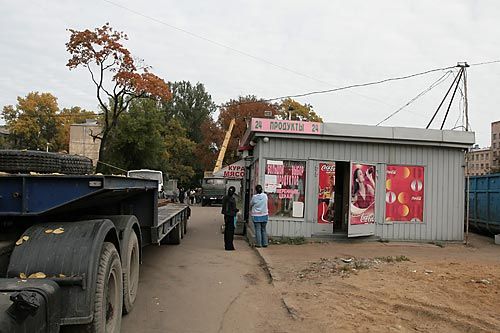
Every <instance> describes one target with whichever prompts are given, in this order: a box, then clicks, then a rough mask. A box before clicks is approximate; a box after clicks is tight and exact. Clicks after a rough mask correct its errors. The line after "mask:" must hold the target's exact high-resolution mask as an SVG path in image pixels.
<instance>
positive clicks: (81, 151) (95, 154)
mask: <svg viewBox="0 0 500 333" xmlns="http://www.w3.org/2000/svg"><path fill="white" fill-rule="evenodd" d="M100 131H101V127H100V126H99V125H97V124H74V125H71V127H70V134H69V153H70V154H75V155H82V156H87V157H88V158H90V159H92V163H93V164H94V166H96V164H97V161H98V159H99V147H100V143H101V141H100V140H95V142H94V139H93V138H92V137H91V136H90V134H91V133H93V134H97V133H100Z"/></svg>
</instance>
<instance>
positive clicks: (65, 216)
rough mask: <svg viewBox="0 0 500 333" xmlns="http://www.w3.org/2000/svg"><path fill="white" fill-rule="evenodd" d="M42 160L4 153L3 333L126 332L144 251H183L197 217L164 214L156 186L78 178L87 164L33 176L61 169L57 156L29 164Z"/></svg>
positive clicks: (176, 209) (175, 209)
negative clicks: (179, 247) (169, 247)
mask: <svg viewBox="0 0 500 333" xmlns="http://www.w3.org/2000/svg"><path fill="white" fill-rule="evenodd" d="M37 154H39V153H31V152H28V153H27V154H26V153H23V152H18V153H17V157H21V158H20V159H19V158H18V162H15V161H14V160H15V159H12V158H9V157H8V158H5V155H6V154H2V152H1V151H0V171H7V173H2V174H1V175H0V276H1V278H0V332H2V333H3V332H47V333H55V332H95V333H97V332H120V327H121V318H122V314H127V313H129V312H130V311H132V309H133V307H134V304H135V300H136V298H137V294H138V293H139V292H140V290H139V289H138V287H139V264H140V262H141V260H142V255H143V252H142V249H143V248H144V247H145V246H148V245H162V244H179V243H180V242H181V239H182V238H183V237H184V235H185V234H186V232H187V224H188V219H189V216H190V209H189V207H188V206H186V205H179V204H168V205H166V206H163V207H158V195H157V192H158V182H157V181H155V180H150V179H139V178H129V177H122V176H108V175H95V174H90V173H87V174H80V173H81V170H83V169H82V167H81V165H83V164H85V163H84V162H82V161H80V162H79V163H80V164H81V165H80V166H79V167H75V166H74V163H69V165H72V168H73V169H72V170H73V172H72V173H71V172H68V173H67V174H61V173H60V172H57V173H56V174H54V173H52V174H47V173H41V172H40V171H37V172H36V173H34V172H31V173H28V172H27V171H26V170H27V169H33V167H34V166H40V165H42V164H43V165H44V169H43V170H44V172H53V171H54V170H55V168H61V166H60V164H58V163H56V162H54V161H52V162H48V161H49V160H51V157H50V156H49V157H47V156H46V157H45V159H44V160H43V159H40V160H39V161H38V162H39V163H32V164H31V165H29V164H30V163H29V162H26V161H27V160H30V158H26V157H30V156H32V155H37ZM7 155H8V154H7ZM15 155H16V154H14V155H13V156H15ZM52 157H53V156H52ZM65 158H66V160H71V158H69V157H67V156H66V157H65ZM42 160H43V161H42ZM80 160H81V159H80ZM40 161H42V162H40ZM44 161H45V162H44ZM7 162H8V163H7ZM35 169H36V168H35ZM41 169H42V168H38V170H41ZM84 169H85V170H88V169H89V168H88V166H85V167H84ZM14 170H21V171H18V173H14V172H15V171H14ZM47 170H49V171H47ZM50 170H52V171H50ZM58 170H59V171H61V170H60V169H58ZM75 170H76V171H75Z"/></svg>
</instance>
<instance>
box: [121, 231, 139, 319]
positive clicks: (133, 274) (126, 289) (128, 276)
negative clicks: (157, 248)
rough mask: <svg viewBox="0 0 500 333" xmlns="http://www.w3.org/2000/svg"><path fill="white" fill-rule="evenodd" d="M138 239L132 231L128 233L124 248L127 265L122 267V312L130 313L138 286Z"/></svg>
mask: <svg viewBox="0 0 500 333" xmlns="http://www.w3.org/2000/svg"><path fill="white" fill-rule="evenodd" d="M139 253H140V249H139V240H138V239H137V235H136V233H135V232H134V231H132V232H131V233H130V237H129V240H128V245H127V248H126V253H124V254H123V255H125V256H126V257H125V260H126V262H127V267H126V268H124V269H123V313H124V314H127V313H130V312H131V311H132V309H133V307H134V304H135V300H136V297H137V290H138V288H139V262H140V258H139Z"/></svg>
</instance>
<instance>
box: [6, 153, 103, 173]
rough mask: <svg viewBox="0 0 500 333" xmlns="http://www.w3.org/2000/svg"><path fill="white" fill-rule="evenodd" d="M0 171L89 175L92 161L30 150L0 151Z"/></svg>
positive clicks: (86, 158) (82, 157) (80, 157)
mask: <svg viewBox="0 0 500 333" xmlns="http://www.w3.org/2000/svg"><path fill="white" fill-rule="evenodd" d="M0 171H4V172H9V173H29V172H37V173H65V174H75V175H76V174H91V173H92V171H93V166H92V160H91V159H90V158H88V157H85V156H78V155H67V154H58V153H49V152H44V151H31V150H26V151H25V150H0Z"/></svg>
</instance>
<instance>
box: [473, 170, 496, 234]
mask: <svg viewBox="0 0 500 333" xmlns="http://www.w3.org/2000/svg"><path fill="white" fill-rule="evenodd" d="M468 187H469V188H468V189H467V188H466V198H467V195H468V196H469V209H468V212H469V224H470V226H471V227H472V228H473V229H475V230H477V231H480V232H483V233H487V234H490V235H497V234H500V173H496V174H488V175H482V176H471V177H469V181H468ZM467 192H468V193H467Z"/></svg>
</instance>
